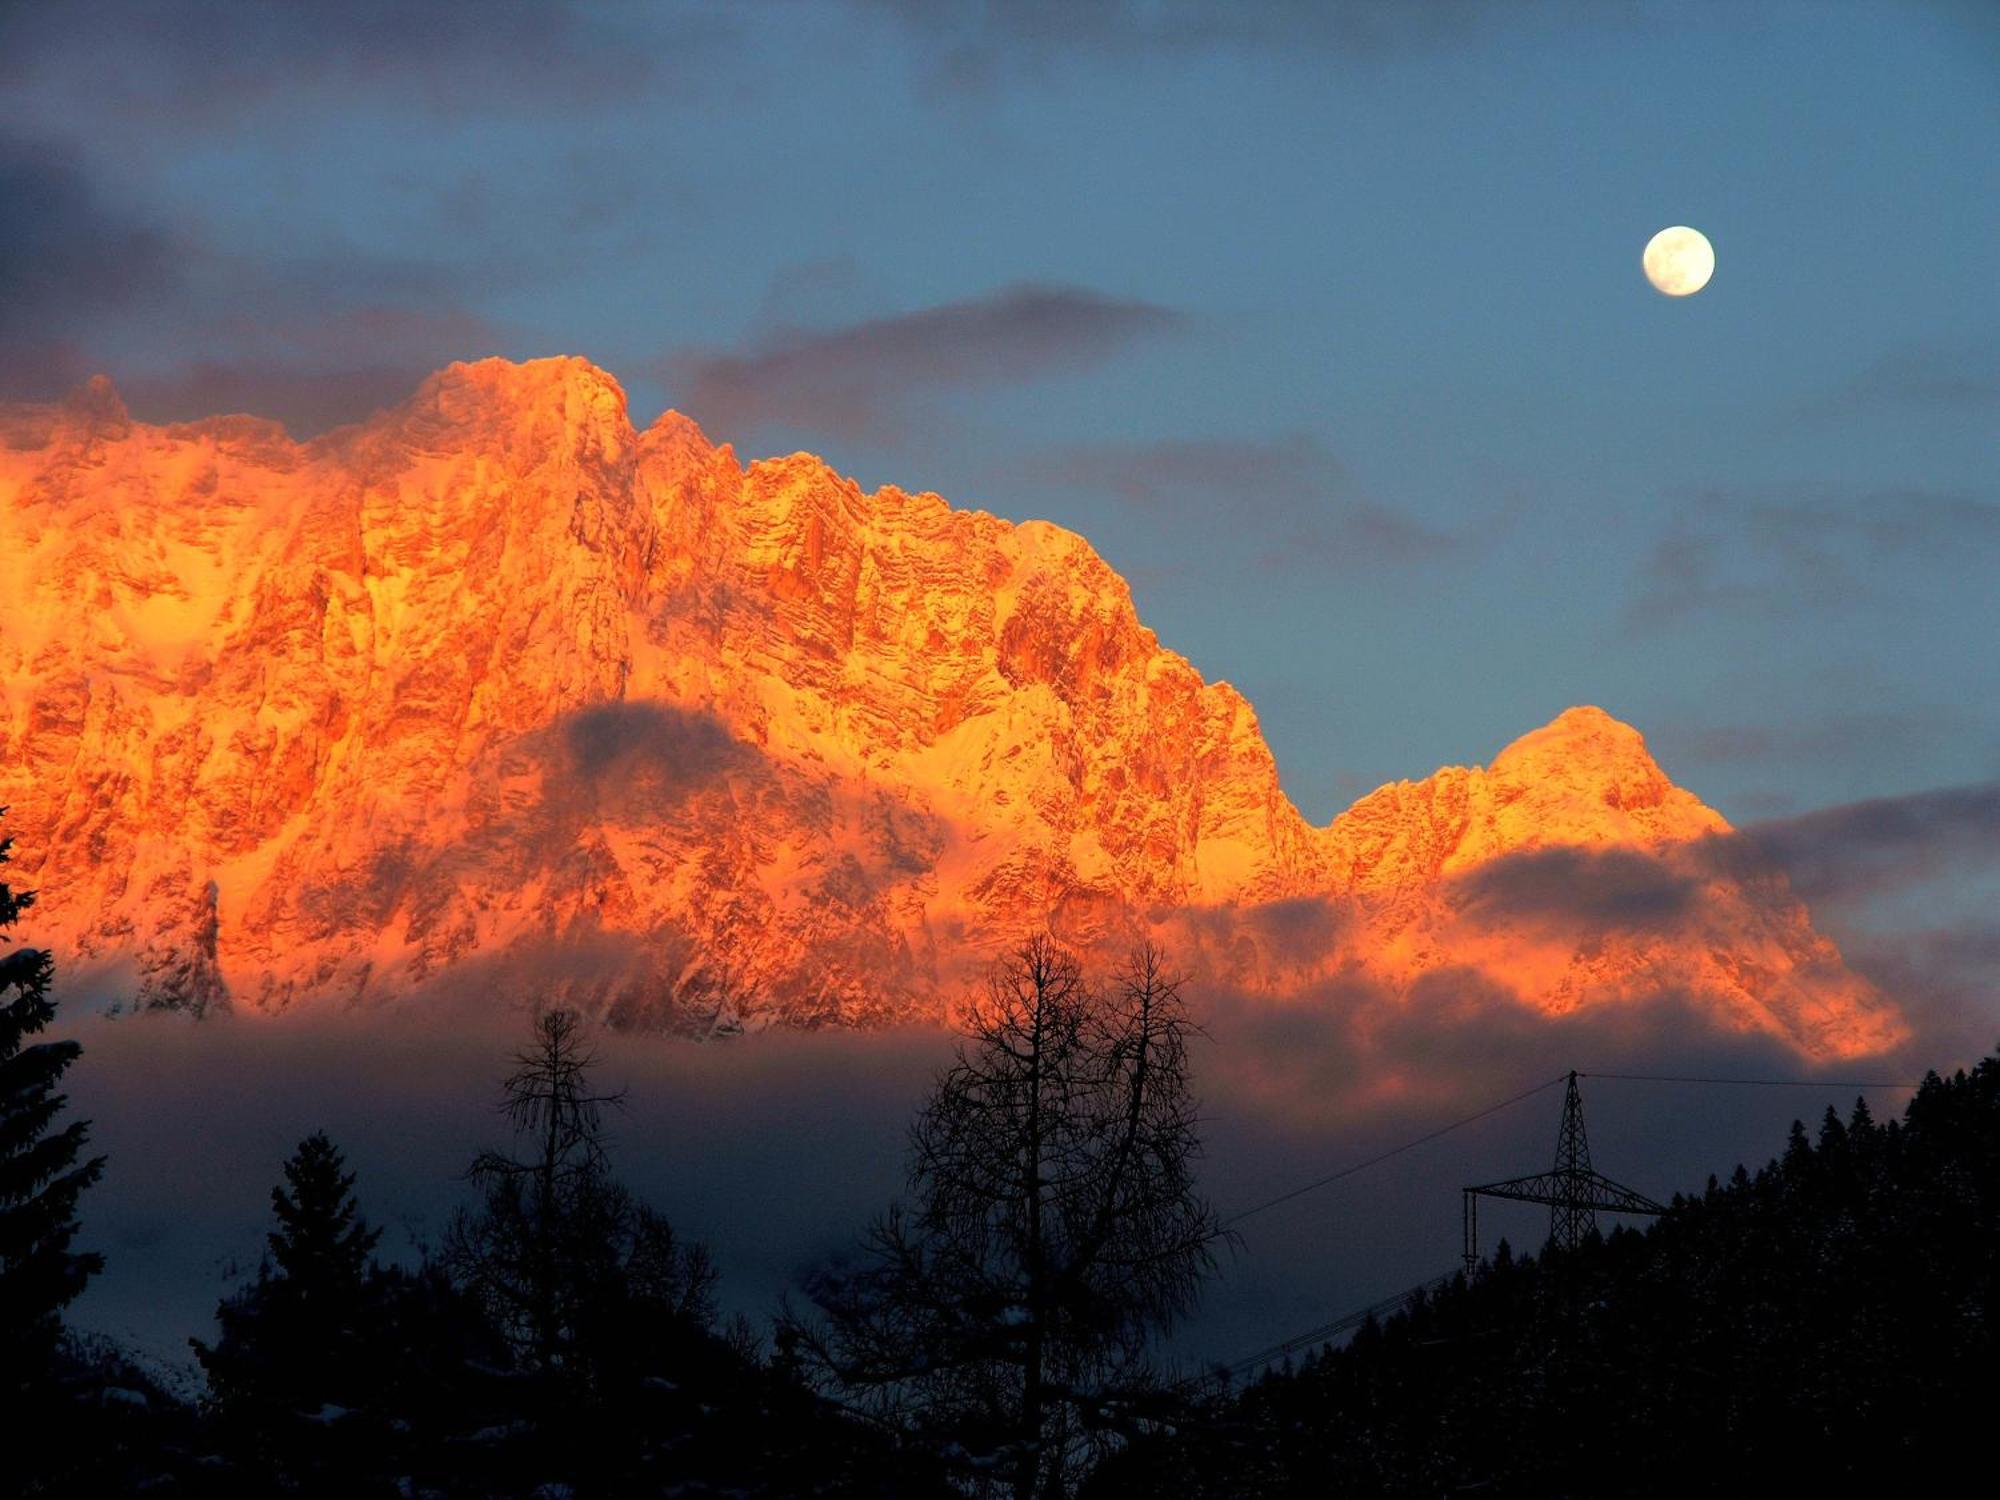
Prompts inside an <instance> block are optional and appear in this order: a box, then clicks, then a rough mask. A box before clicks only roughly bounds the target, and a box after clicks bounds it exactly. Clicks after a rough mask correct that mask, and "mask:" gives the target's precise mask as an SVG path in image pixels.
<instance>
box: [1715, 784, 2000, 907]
mask: <svg viewBox="0 0 2000 1500" xmlns="http://www.w3.org/2000/svg"><path fill="white" fill-rule="evenodd" d="M1739 849H1743V850H1748V851H1750V852H1751V853H1752V854H1753V855H1754V856H1755V857H1756V858H1759V859H1764V860H1769V861H1770V862H1772V863H1773V864H1775V865H1776V866H1777V867H1779V868H1780V869H1782V870H1784V872H1785V873H1786V875H1787V876H1788V877H1789V878H1790V880H1791V882H1792V885H1793V887H1794V888H1795V889H1796V890H1797V891H1798V892H1799V894H1800V895H1802V896H1803V897H1805V899H1806V900H1807V901H1808V902H1834V901H1854V900H1865V899H1872V898H1876V897H1880V896H1883V895H1887V894H1889V893H1891V892H1894V891H1898V890H1901V889H1904V888H1905V887H1908V886H1911V885H1915V884H1919V883H1921V882H1923V881H1927V880H1934V879H1937V878H1940V877H1942V876H1946V875H1951V874H1954V873H1965V872H1969V871H1976V870H1983V871H1985V872H1989V873H1990V872H1991V871H1993V870H1994V869H1995V867H1996V866H2000V781H1985V782H1975V783H1972V784H1971V785H1968V786H1954V787H1939V788H1936V789H1934V790H1931V791H1925V792H1915V793H1911V794H1909V795H1906V796H1900V797H1874V798H1869V799H1867V800H1865V801H1861V802H1847V803H1842V804H1840V805H1838V806H1834V807H1826V808H1819V809H1816V810H1814V811H1812V812H1806V813H1800V814H1799V815H1797V816H1796V817H1790V818H1777V819H1771V820H1768V821H1766V822H1762V823H1754V824H1751V825H1750V826H1749V827H1747V828H1745V829H1743V830H1742V831H1741V832H1740V834H1738V835H1737V836H1736V837H1735V838H1734V839H1730V840H1723V841H1718V843H1717V850H1718V851H1719V852H1720V853H1721V854H1722V855H1723V856H1724V861H1723V862H1725V863H1731V864H1733V863H1735V861H1736V851H1737V850H1739Z"/></svg>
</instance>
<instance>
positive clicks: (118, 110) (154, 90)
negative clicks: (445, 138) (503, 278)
mask: <svg viewBox="0 0 2000 1500" xmlns="http://www.w3.org/2000/svg"><path fill="white" fill-rule="evenodd" d="M734 34H735V27H734V25H733V23H732V21H731V19H730V17H729V16H728V14H727V13H726V12H725V11H718V10H715V9H713V8H708V7H698V6H679V7H645V8H640V7H621V6H615V5H613V6H604V5H592V4H584V3H578V0H315V3H313V4H309V5H270V4H265V3H262V0H72V3H69V4H64V5H8V6H4V7H0V79H7V80H8V81H10V82H12V83H13V84H14V85H15V86H16V87H17V89H19V90H20V91H21V92H22V93H24V94H26V95H27V96H29V98H30V99H31V101H32V102H33V103H35V104H36V105H37V106H38V107H40V108H43V109H50V110H57V111H59V110H60V109H61V108H62V107H63V105H64V101H63V100H60V99H56V98H53V97H46V96H45V97H39V98H37V97H36V96H37V95H38V94H44V95H46V94H51V93H53V92H54V91H55V90H56V85H57V82H58V81H60V88H61V91H62V92H64V93H67V94H69V95H70V96H71V98H70V100H69V101H68V102H70V103H85V104H87V105H88V107H89V108H91V109H92V110H94V111H97V112H99V113H101V114H103V115H106V116H108V117H110V118H114V119H122V120H125V121H127V122H129V123H133V124H138V123H143V124H145V125H146V126H148V127H149V128H151V129H154V130H161V129H165V130H174V131H196V130H204V129H211V128H225V127H229V126H232V125H235V124H236V123H238V122H239V121H240V120H241V119H242V118H243V116H244V115H245V114H246V113H247V112H250V111H253V110H256V109H258V108H260V107H264V106H272V107H275V108H277V109H280V110H284V111H297V110H300V109H304V108H310V107H312V105H313V103H314V101H315V100H316V99H322V98H323V99H327V100H334V99H345V100H346V101H347V106H348V107H351V98H352V94H353V92H354V91H356V90H364V89H378V90H382V91H384V92H388V91H393V92H394V95H395V98H396V100H397V102H398V104H399V105H401V106H403V107H407V108H413V109H417V110H422V111H426V112H428V113H432V114H443V115H460V114H476V115H491V114H507V113H513V112H519V111H523V110H534V109H546V108H549V107H551V106H553V105H562V106H564V107H569V108H576V107H591V106H593V105H597V104H601V103H604V102H606V101H608V100H616V99H627V98H631V97H634V96H636V95H638V94H639V93H641V92H642V91H643V90H645V89H646V88H648V87H649V86H651V85H654V84H655V83H657V82H658V81H659V79H660V78H661V76H662V75H663V74H664V73H668V72H673V73H675V74H676V76H677V77H682V78H685V77H689V76H693V75H694V74H695V72H696V71H697V70H698V67H699V64H700V62H701V60H702V59H703V57H704V56H705V55H706V54H707V53H708V52H709V51H710V50H711V49H713V48H715V47H717V46H719V45H722V44H724V43H726V42H728V41H729V40H730V39H731V38H732V37H733V36H734Z"/></svg>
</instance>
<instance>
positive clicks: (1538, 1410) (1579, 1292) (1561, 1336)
mask: <svg viewBox="0 0 2000 1500" xmlns="http://www.w3.org/2000/svg"><path fill="white" fill-rule="evenodd" d="M1996 1278H2000V1058H1993V1057H1989V1058H1987V1059H1986V1060H1985V1061H1983V1062H1982V1063H1980V1064H1979V1065H1978V1066H1977V1067H1976V1068H1974V1069H1973V1070H1972V1072H1971V1073H1970V1074H1966V1073H1959V1074H1957V1075H1956V1076H1954V1077H1952V1078H1949V1079H1940V1078H1938V1077H1937V1076H1936V1075H1935V1074H1933V1075H1932V1076H1931V1077H1930V1078H1929V1079H1928V1080H1927V1081H1926V1082H1925V1084H1924V1085H1923V1087H1922V1089H1921V1090H1920V1091H1919V1092H1918V1093H1917V1094H1916V1096H1915V1097H1914V1098H1913V1099H1912V1100H1911V1102H1910V1105H1909V1107H1908V1110H1907V1111H1906V1113H1905V1117H1904V1118H1903V1119H1902V1120H1900V1121H1892V1122H1890V1123H1888V1124H1886V1125H1885V1124H1878V1123H1877V1122H1876V1121H1875V1120H1873V1119H1872V1118H1871V1117H1870V1116H1869V1114H1868V1111H1867V1107H1866V1105H1865V1104H1862V1103H1860V1102H1859V1101H1857V1102H1856V1105H1855V1108H1854V1111H1853V1113H1852V1114H1850V1115H1848V1116H1846V1117H1842V1116H1841V1115H1839V1114H1837V1113H1836V1112H1835V1111H1833V1110H1831V1109H1829V1110H1828V1111H1827V1112H1826V1115H1825V1118H1824V1119H1823V1120H1822V1121H1821V1123H1820V1125H1819V1128H1818V1131H1817V1133H1816V1135H1815V1134H1813V1133H1809V1132H1808V1131H1807V1130H1806V1129H1805V1127H1804V1126H1803V1125H1795V1126H1794V1127H1793V1132H1792V1138H1791V1141H1790V1143H1789V1144H1788V1145H1787V1146H1786V1148H1785V1151H1784V1154H1783V1155H1782V1156H1781V1157H1779V1158H1777V1159H1775V1160H1773V1161H1771V1162H1770V1163H1769V1164H1768V1165H1767V1166H1765V1167H1763V1168H1762V1169H1761V1170H1759V1171H1758V1172H1756V1173H1755V1174H1754V1175H1753V1174H1751V1173H1749V1172H1746V1171H1745V1170H1744V1169H1743V1168H1741V1167H1739V1168H1737V1170H1736V1173H1735V1175H1734V1176H1733V1178H1731V1179H1730V1180H1729V1181H1727V1182H1717V1181H1715V1180H1714V1179H1711V1180H1710V1183H1709V1186H1708V1190H1707V1191H1706V1192H1704V1193H1701V1194H1698V1195H1696V1196H1695V1197H1693V1198H1688V1199H1683V1198H1678V1197H1677V1198H1676V1199H1675V1200H1674V1202H1673V1204H1672V1205H1671V1207H1670V1209H1669V1212H1668V1213H1667V1214H1666V1215H1665V1216H1663V1217H1662V1218H1661V1219H1660V1220H1659V1221H1658V1222H1657V1224H1656V1225H1654V1226H1652V1227H1650V1228H1649V1229H1647V1230H1646V1231H1645V1232H1643V1233H1642V1232H1639V1231H1636V1230H1632V1229H1626V1228H1620V1229H1617V1230H1615V1231H1614V1232H1613V1233H1612V1234H1611V1236H1610V1237H1609V1238H1608V1239H1599V1238H1595V1237H1593V1238H1590V1239H1588V1240H1586V1241H1585V1242H1584V1243H1583V1245H1582V1246H1581V1247H1580V1248H1579V1249H1577V1250H1575V1251H1571V1252H1568V1253H1561V1252H1554V1251H1551V1252H1548V1253H1547V1254H1545V1255H1543V1256H1542V1257H1539V1258H1537V1257H1534V1256H1514V1255H1511V1254H1508V1253H1506V1252H1505V1251H1502V1252H1501V1253H1499V1254H1497V1255H1496V1256H1494V1257H1493V1258H1492V1259H1491V1260H1489V1261H1488V1262H1486V1264H1485V1265H1484V1266H1483V1268H1482V1269H1481V1270H1480V1271H1479V1272H1477V1273H1476V1274H1475V1276H1474V1277H1473V1279H1472V1281H1471V1283H1470V1284H1467V1282H1466V1281H1465V1280H1464V1278H1462V1277H1461V1278H1459V1279H1458V1280H1457V1281H1456V1282H1455V1283H1454V1284H1453V1285H1452V1286H1450V1287H1449V1288H1447V1289H1446V1290H1444V1291H1442V1292H1440V1293H1437V1294H1435V1295H1433V1296H1430V1297H1427V1298H1424V1299H1421V1300H1420V1301H1418V1302H1417V1303H1416V1305H1415V1306H1414V1307H1413V1308H1412V1309H1411V1310H1410V1311H1408V1312H1406V1313H1399V1314H1397V1315H1396V1316H1394V1317H1392V1318H1391V1319H1390V1320H1389V1321H1388V1322H1387V1323H1386V1325H1376V1324H1372V1323H1371V1324H1369V1325H1367V1326H1365V1327H1363V1328H1362V1329H1361V1331H1360V1332H1359V1333H1358V1334H1357V1335H1356V1336H1355V1338H1354V1339H1353V1340H1352V1342H1351V1343H1349V1344H1348V1345H1347V1346H1345V1347H1343V1348H1340V1349H1329V1350H1326V1351H1324V1352H1322V1353H1320V1354H1317V1355H1311V1356H1308V1357H1307V1358H1306V1359H1305V1360H1304V1361H1303V1363H1302V1364H1301V1365H1300V1366H1298V1367H1297V1368H1294V1369H1290V1370H1287V1371H1285V1372H1283V1373H1276V1374H1271V1375H1268V1376H1266V1377H1265V1378H1263V1379H1262V1380H1260V1381H1258V1382H1257V1383H1255V1384H1253V1385H1251V1386H1250V1387H1249V1388H1247V1389H1245V1390H1243V1391H1241V1392H1240V1393H1238V1394H1235V1395H1233V1396H1230V1397H1225V1398H1222V1399H1219V1400H1217V1401H1215V1402H1214V1403H1213V1404H1212V1405H1211V1406H1209V1407H1208V1408H1207V1409H1206V1410H1205V1411H1204V1412H1202V1413H1201V1414H1199V1415H1196V1416H1191V1417H1189V1418H1188V1419H1186V1420H1183V1421H1181V1422H1178V1423H1177V1424H1175V1430H1176V1433H1177V1434H1178V1435H1176V1436H1169V1437H1160V1438H1156V1439H1153V1440H1149V1441H1145V1442H1141V1443H1140V1444H1138V1445H1137V1446H1136V1447H1135V1448H1134V1449H1132V1450H1131V1451H1129V1452H1127V1453H1125V1454H1122V1455H1120V1456H1118V1457H1116V1458H1114V1459H1112V1460H1111V1461H1109V1462H1108V1463H1106V1464H1105V1465H1104V1466H1103V1468H1102V1469H1101V1470H1100V1471H1099V1472H1098V1474H1097V1475H1096V1476H1095V1479H1094V1482H1093V1486H1092V1487H1088V1488H1086V1491H1085V1493H1086V1495H1106V1496H1109V1495H1126V1494H1144V1495H1154V1496H1161V1497H1168V1500H1174V1497H1179V1500H1197V1497H1199V1500H1220V1497H1239V1496H1241V1497H1249V1496H1257V1497H1260V1500H1261V1497H1274V1496H1275V1497H1282V1496H1304V1495H1354V1496H1375V1495H1381V1496H1389V1495H1420V1494H1421V1495H1449V1494H1461V1493H1463V1494H1494V1495H1694V1494H1703V1495H1709V1494H1807V1493H1815V1494H1828V1495H1832V1494H1859V1493H1866V1492H1869V1491H1871V1490H1872V1491H1874V1492H1879V1493H1887V1494H1908V1493H1946V1494H1950V1493H1960V1492H1961V1490H1960V1488H1959V1486H1960V1485H1961V1483H1962V1482H1963V1480H1964V1478H1965V1477H1966V1476H1969V1475H1975V1474H1976V1475H1978V1476H1979V1477H1978V1479H1977V1482H1976V1483H1974V1484H1971V1485H1967V1486H1965V1487H1964V1489H1963V1491H1962V1492H1964V1493H1983V1492H1984V1491H1985V1490H1986V1489H1988V1488H1990V1485H1991V1472H1990V1466H1989V1465H1988V1462H1987V1461H1986V1460H1985V1459H1984V1458H1983V1456H1982V1454H1981V1452H1980V1442H1981V1435H1982V1434H1983V1432H1984V1431H1985V1425H1986V1423H1987V1422H1988V1421H1989V1420H1990V1410H1991V1396H1990V1394H1989V1386H1990V1373H1991V1371H1992V1368H1993V1362H1994V1359H1995V1356H1996V1354H2000V1340H1996V1325H1995V1321H1994V1288H1995V1285H1996Z"/></svg>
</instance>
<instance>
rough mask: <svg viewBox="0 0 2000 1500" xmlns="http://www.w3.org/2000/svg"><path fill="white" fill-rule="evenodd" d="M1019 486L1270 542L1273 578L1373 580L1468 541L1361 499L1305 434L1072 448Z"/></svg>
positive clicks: (1333, 460) (1262, 560) (1263, 556)
mask: <svg viewBox="0 0 2000 1500" xmlns="http://www.w3.org/2000/svg"><path fill="white" fill-rule="evenodd" d="M1020 477H1025V478H1027V479H1028V480H1029V481H1031V482H1033V483H1035V484H1038V485H1042V486H1045V487H1047V488H1050V489H1057V490H1059V489H1084V490H1091V491H1096V492H1097V493H1100V494H1106V495H1110V496H1113V497H1114V498H1116V499H1117V500H1119V501H1121V502H1122V503H1124V504H1126V505H1129V506H1131V507H1132V508H1133V509H1135V510H1137V511H1140V512H1143V513H1146V514H1149V515H1152V516H1156V517H1157V518H1158V519H1159V520H1161V521H1163V522H1173V523H1176V524H1183V525H1195V526H1199V525H1202V524H1204V523H1208V524H1214V525H1217V526H1219V527H1222V528H1226V529H1227V530H1229V531H1230V532H1231V533H1232V535H1235V536H1238V537H1263V538H1267V540H1266V541H1265V542H1264V544H1263V546H1262V547H1261V548H1259V549H1258V551H1257V553H1256V561H1257V562H1258V564H1259V565H1260V566H1262V567H1264V568H1267V569H1275V570H1288V569H1292V568H1307V569H1310V570H1311V571H1313V572H1315V573H1322V574H1323V573H1329V572H1333V573H1337V572H1343V571H1367V570H1370V569H1373V568H1377V567H1380V566H1383V565H1385V564H1410V563H1421V562H1430V561H1436V560H1439V559H1442V558H1445V557H1448V556H1451V555H1453V554H1454V553H1456V552H1458V551H1459V550H1460V548H1461V547H1462V546H1463V545H1464V541H1465V538H1464V537H1462V536H1460V535H1458V534H1456V533H1452V532H1447V531H1442V530H1439V529H1438V528H1436V527H1433V526H1430V525H1427V524H1426V523H1424V522H1422V521H1419V520H1417V519H1416V518H1415V517H1413V516H1410V515H1407V514H1405V513H1404V512H1401V511H1398V510H1393V509H1391V508H1389V507H1388V506H1384V505H1380V504H1377V503H1375V502H1374V501H1371V500H1367V499H1363V498H1361V497H1359V496H1356V495H1355V494H1353V493H1352V491H1353V485H1352V483H1351V481H1350V480H1349V478H1348V475H1347V472H1346V470H1345V468H1344V466H1343V465H1342V464H1341V462H1340V460H1339V458H1338V457H1337V456H1336V455H1335V454H1334V453H1333V452H1332V451H1331V450H1329V449H1328V448H1327V447H1326V446H1325V445H1324V444H1323V443H1321V442H1320V441H1319V440H1318V439H1317V438H1314V437H1312V436H1310V435H1309V434H1305V433H1285V434H1279V435H1277V436H1275V437H1270V438H1227V437H1210V438H1173V439H1163V440H1158V441H1153V442H1107V443H1080V444H1071V445H1069V446H1066V447H1061V448H1055V449H1052V450H1050V451H1048V452H1046V453H1044V454H1042V455H1040V456H1039V457H1037V458H1033V459H1030V460H1029V461H1028V462H1027V464H1026V465H1025V466H1024V467H1023V469H1022V470H1021V471H1020Z"/></svg>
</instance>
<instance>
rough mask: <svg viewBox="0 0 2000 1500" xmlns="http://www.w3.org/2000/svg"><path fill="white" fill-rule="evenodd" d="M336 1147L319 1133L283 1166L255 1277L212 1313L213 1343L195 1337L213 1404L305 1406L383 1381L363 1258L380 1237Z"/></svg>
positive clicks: (350, 1395)
mask: <svg viewBox="0 0 2000 1500" xmlns="http://www.w3.org/2000/svg"><path fill="white" fill-rule="evenodd" d="M344 1166H345V1163H344V1161H343V1160H342V1158H341V1154H340V1150H339V1148H338V1147H336V1146H335V1145H334V1144H333V1142H332V1141H330V1140H328V1139H327V1137H326V1135H325V1133H324V1132H322V1131H315V1132H314V1133H313V1134H312V1135H309V1136H307V1137H306V1138H305V1139H304V1140H303V1141H301V1142H299V1146H298V1149H297V1150H296V1151H295V1152H294V1153H293V1154H292V1157H291V1159H290V1160H289V1161H287V1162H286V1163H285V1164H284V1169H283V1170H284V1176H285V1181H284V1183H282V1184H280V1185H279V1186H277V1187H274V1188H272V1189H271V1211H272V1213H273V1215H275V1217H276V1218H277V1221H278V1223H277V1228H275V1229H273V1230H272V1231H271V1232H270V1233H269V1234H268V1235H267V1236H266V1242H267V1244H268V1246H269V1258H268V1259H267V1260H266V1261H265V1263H264V1264H263V1265H262V1266H261V1267H260V1268H259V1270H258V1273H257V1279H256V1280H255V1281H254V1282H252V1283H251V1284H250V1285H249V1286H247V1287H245V1288H244V1289H243V1290H241V1291H240V1292H238V1293H236V1294H235V1295H234V1296H232V1297H229V1298H227V1299H225V1300H224V1301H223V1303H222V1304H221V1306H219V1307H218V1308H217V1309H216V1321H217V1322H218V1323H219V1324H220V1325H221V1335H220V1337H219V1338H218V1339H217V1340H216V1342H215V1343H214V1344H213V1345H208V1344H204V1343H203V1342H202V1341H201V1340H199V1339H191V1340H189V1342H190V1343H191V1344H192V1345H193V1346H194V1350H195V1354H196V1357H197V1358H198V1359H199V1360H200V1361H201V1365H202V1368H203V1370H204V1371H206V1372H207V1375H208V1379H209V1385H210V1387H211V1388H212V1389H213V1390H214V1392H215V1395H216V1397H217V1399H218V1400H220V1401H222V1402H224V1403H225V1404H226V1403H232V1402H239V1401H244V1400H257V1401H272V1402H278V1403H284V1404H292V1405H296V1406H300V1407H304V1408H316V1407H318V1406H319V1405H321V1404H322V1403H324V1402H347V1401H352V1400H354V1399H356V1396H357V1395H358V1394H359V1391H357V1387H359V1388H360V1390H362V1391H365V1390H366V1389H368V1388H369V1387H371V1386H372V1385H374V1384H376V1383H379V1376H378V1375H375V1374H373V1372H371V1371H370V1369H369V1366H370V1365H371V1363H373V1362H374V1360H375V1359H376V1358H377V1357H378V1356H379V1351H378V1350H377V1349H375V1348H373V1347H371V1345H372V1344H373V1343H374V1339H373V1337H372V1335H374V1334H375V1333H376V1332H377V1329H376V1328H375V1327H374V1326H373V1325H374V1323H375V1322H376V1321H377V1320H376V1318H375V1316H374V1312H375V1310H374V1308H373V1306H372V1305H371V1291H372V1290H373V1288H372V1286H371V1282H372V1279H373V1278H372V1273H373V1271H374V1267H373V1265H372V1263H371V1261H370V1259H369V1256H370V1253H371V1252H372V1251H373V1250H374V1248H375V1242H376V1241H377V1240H378V1239H379V1238H380V1237H381V1231H380V1230H375V1229H370V1228H369V1227H368V1226H367V1224H366V1223H365V1222H364V1221H363V1220H362V1218H361V1211H360V1206H359V1204H357V1203H356V1201H355V1198H354V1174H353V1173H351V1172H347V1171H344V1170H343V1167H344Z"/></svg>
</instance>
